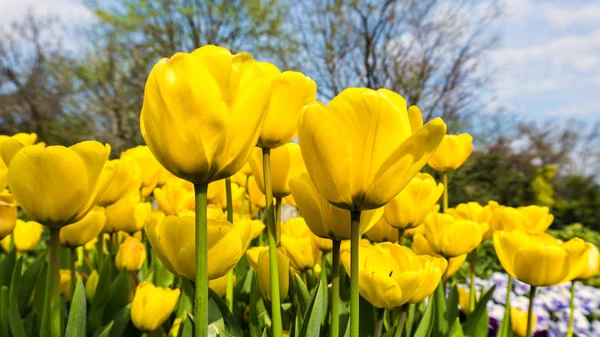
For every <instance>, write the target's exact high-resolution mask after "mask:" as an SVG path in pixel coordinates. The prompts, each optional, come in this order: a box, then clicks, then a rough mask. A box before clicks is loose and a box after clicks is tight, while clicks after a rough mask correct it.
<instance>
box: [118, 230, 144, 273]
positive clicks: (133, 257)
mask: <svg viewBox="0 0 600 337" xmlns="http://www.w3.org/2000/svg"><path fill="white" fill-rule="evenodd" d="M144 261H146V247H144V244H143V243H142V242H140V240H138V239H136V238H134V237H133V236H130V237H128V238H127V239H125V241H124V242H123V243H121V244H120V245H119V250H118V251H117V256H116V257H115V266H116V267H117V269H119V270H121V269H123V268H125V269H127V270H128V271H138V270H140V268H142V265H143V264H144Z"/></svg>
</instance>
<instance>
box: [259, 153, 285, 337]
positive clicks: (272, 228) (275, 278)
mask: <svg viewBox="0 0 600 337" xmlns="http://www.w3.org/2000/svg"><path fill="white" fill-rule="evenodd" d="M262 153H263V174H264V179H265V198H266V199H265V200H266V206H267V207H266V212H267V234H268V239H269V269H270V270H269V272H270V276H271V320H272V324H273V325H272V328H273V337H281V336H283V328H282V324H281V300H280V299H279V270H278V267H279V263H278V262H277V224H276V223H275V208H274V205H273V186H272V185H271V149H268V148H263V149H262Z"/></svg>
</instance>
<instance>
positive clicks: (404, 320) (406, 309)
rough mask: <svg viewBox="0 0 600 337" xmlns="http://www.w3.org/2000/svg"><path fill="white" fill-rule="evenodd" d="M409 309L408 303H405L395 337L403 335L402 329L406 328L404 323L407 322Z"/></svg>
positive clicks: (401, 309) (401, 308)
mask: <svg viewBox="0 0 600 337" xmlns="http://www.w3.org/2000/svg"><path fill="white" fill-rule="evenodd" d="M407 311H408V305H406V304H404V305H403V306H401V307H400V315H399V316H398V328H397V329H396V333H395V334H394V336H395V337H400V336H402V331H403V330H404V324H405V322H406V313H407Z"/></svg>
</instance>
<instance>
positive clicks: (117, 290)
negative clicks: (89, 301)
mask: <svg viewBox="0 0 600 337" xmlns="http://www.w3.org/2000/svg"><path fill="white" fill-rule="evenodd" d="M130 295H131V275H130V274H129V272H128V271H127V269H125V268H123V269H121V271H120V272H119V274H118V275H117V277H116V278H115V279H114V281H113V282H112V284H111V285H110V296H109V299H108V303H107V304H106V309H105V310H104V321H105V322H106V321H108V320H109V319H110V317H111V316H112V315H113V314H114V313H115V312H117V311H119V310H121V309H122V308H123V307H125V306H126V305H127V304H128V303H129V296H130ZM94 298H95V295H94Z"/></svg>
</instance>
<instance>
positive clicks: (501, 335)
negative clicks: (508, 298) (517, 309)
mask: <svg viewBox="0 0 600 337" xmlns="http://www.w3.org/2000/svg"><path fill="white" fill-rule="evenodd" d="M511 319H512V318H511V316H510V302H509V303H507V305H506V306H505V310H504V317H503V318H502V322H501V323H500V328H499V329H498V334H497V335H496V337H513V331H512V322H511Z"/></svg>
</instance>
